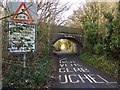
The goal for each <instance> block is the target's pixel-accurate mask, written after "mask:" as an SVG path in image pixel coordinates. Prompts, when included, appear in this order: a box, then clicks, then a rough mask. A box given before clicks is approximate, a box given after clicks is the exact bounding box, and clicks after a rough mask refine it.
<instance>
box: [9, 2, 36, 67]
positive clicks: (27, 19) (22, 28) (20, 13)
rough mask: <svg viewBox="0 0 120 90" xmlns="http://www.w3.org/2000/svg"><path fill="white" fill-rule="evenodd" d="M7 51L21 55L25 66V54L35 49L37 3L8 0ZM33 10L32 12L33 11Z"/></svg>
mask: <svg viewBox="0 0 120 90" xmlns="http://www.w3.org/2000/svg"><path fill="white" fill-rule="evenodd" d="M8 10H9V15H10V16H11V14H13V15H12V16H11V17H10V18H8V29H9V32H8V51H9V52H10V53H14V54H22V55H23V68H26V54H27V53H28V52H29V53H32V52H35V50H36V25H35V23H36V22H37V5H36V3H34V2H9V3H8ZM33 11H34V12H33Z"/></svg>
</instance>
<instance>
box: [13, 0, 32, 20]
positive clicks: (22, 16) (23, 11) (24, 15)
mask: <svg viewBox="0 0 120 90" xmlns="http://www.w3.org/2000/svg"><path fill="white" fill-rule="evenodd" d="M31 5H32V4H31ZM12 20H15V21H20V22H32V21H33V20H32V16H31V14H30V13H29V11H28V9H27V7H26V5H25V3H24V2H22V3H21V4H20V6H19V7H18V9H17V10H16V11H15V13H14V14H13V16H12Z"/></svg>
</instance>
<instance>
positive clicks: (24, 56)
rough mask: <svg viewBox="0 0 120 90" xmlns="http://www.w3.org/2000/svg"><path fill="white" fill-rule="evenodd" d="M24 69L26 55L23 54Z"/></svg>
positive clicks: (24, 66)
mask: <svg viewBox="0 0 120 90" xmlns="http://www.w3.org/2000/svg"><path fill="white" fill-rule="evenodd" d="M23 68H26V54H23Z"/></svg>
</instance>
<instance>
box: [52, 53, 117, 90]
mask: <svg viewBox="0 0 120 90" xmlns="http://www.w3.org/2000/svg"><path fill="white" fill-rule="evenodd" d="M56 56H57V58H58V67H57V73H56V75H55V77H56V80H55V84H54V86H53V88H108V90H110V88H111V89H115V90H118V89H116V88H118V83H117V82H118V81H117V79H114V78H113V77H111V76H109V75H108V74H106V73H103V72H101V71H99V70H98V69H96V68H94V67H92V66H90V65H87V64H85V63H84V62H82V61H81V60H80V59H79V58H78V57H77V56H76V55H75V54H65V53H58V54H57V55H56ZM103 68H104V67H103ZM102 90H104V89H102Z"/></svg>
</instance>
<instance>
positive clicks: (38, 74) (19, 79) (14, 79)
mask: <svg viewBox="0 0 120 90" xmlns="http://www.w3.org/2000/svg"><path fill="white" fill-rule="evenodd" d="M27 63H28V65H27V67H26V68H23V67H22V66H18V65H16V64H12V65H8V66H9V68H8V69H6V70H4V71H3V87H10V88H41V87H42V86H43V85H45V84H46V83H47V82H48V80H49V78H50V74H51V69H52V63H53V60H52V59H49V60H48V58H47V57H42V58H39V59H37V60H34V61H32V62H27ZM3 64H6V63H5V62H3ZM6 65H7V64H6Z"/></svg>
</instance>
